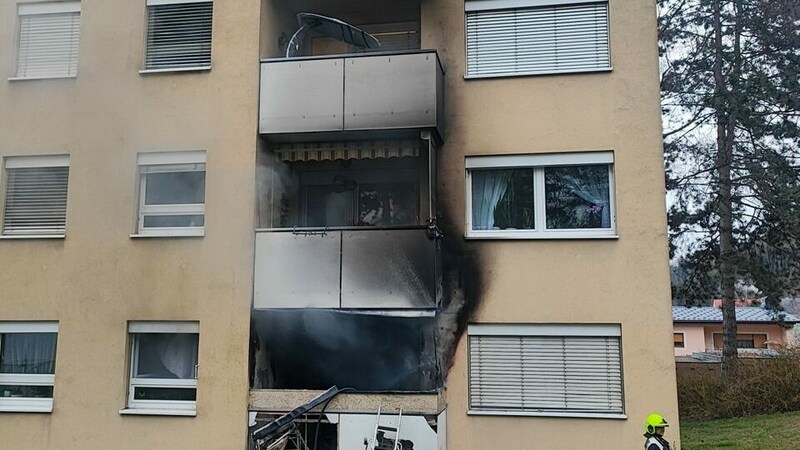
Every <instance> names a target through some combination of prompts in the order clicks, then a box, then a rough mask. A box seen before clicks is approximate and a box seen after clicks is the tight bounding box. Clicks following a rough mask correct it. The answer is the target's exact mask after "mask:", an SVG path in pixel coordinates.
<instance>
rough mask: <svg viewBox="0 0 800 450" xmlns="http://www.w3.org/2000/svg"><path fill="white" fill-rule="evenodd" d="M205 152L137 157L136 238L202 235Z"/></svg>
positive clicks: (203, 227) (142, 155) (204, 208)
mask: <svg viewBox="0 0 800 450" xmlns="http://www.w3.org/2000/svg"><path fill="white" fill-rule="evenodd" d="M205 161H206V153H205V151H189V152H170V153H140V154H139V219H138V233H139V235H140V236H202V235H203V234H204V232H205V212H206V206H205V201H206V164H205Z"/></svg>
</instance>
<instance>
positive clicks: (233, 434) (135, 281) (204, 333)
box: [0, 0, 260, 450]
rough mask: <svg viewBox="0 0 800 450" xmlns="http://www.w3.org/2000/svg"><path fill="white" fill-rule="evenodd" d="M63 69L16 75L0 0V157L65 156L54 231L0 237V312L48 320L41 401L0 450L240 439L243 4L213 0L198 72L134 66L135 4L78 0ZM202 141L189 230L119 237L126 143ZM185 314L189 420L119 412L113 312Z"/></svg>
mask: <svg viewBox="0 0 800 450" xmlns="http://www.w3.org/2000/svg"><path fill="white" fill-rule="evenodd" d="M81 3H82V4H81V7H82V12H81V36H80V62H79V70H78V76H77V78H74V79H59V80H41V81H15V82H9V81H6V80H5V77H6V76H8V75H10V74H12V73H13V53H14V42H15V36H14V30H15V20H16V19H15V18H16V2H15V1H13V0H2V1H0V74H2V75H3V78H2V79H0V136H1V137H2V138H0V156H9V155H36V154H54V153H69V154H70V155H71V160H70V183H69V199H68V211H67V237H66V239H63V240H0V266H2V267H3V268H4V269H3V271H2V272H0V286H2V296H0V298H1V299H0V304H1V305H2V307H0V320H58V321H59V325H60V330H59V335H58V351H57V363H56V373H55V393H54V396H55V398H54V411H53V412H52V413H51V414H16V413H0V436H3V438H2V442H3V443H2V444H1V445H0V446H2V447H3V448H9V449H21V448H25V449H32V450H39V449H59V450H69V449H83V448H87V446H88V447H90V448H115V449H139V448H159V449H179V448H204V449H226V450H227V449H241V448H244V447H245V432H246V423H247V417H246V410H247V406H246V405H247V395H248V381H247V358H248V337H249V336H248V334H249V333H248V331H249V316H250V301H251V295H252V294H251V290H252V287H251V286H252V259H253V224H254V211H253V204H254V177H253V174H254V170H255V169H254V165H255V155H254V153H255V148H256V134H255V129H256V123H257V120H256V112H257V95H258V56H259V55H258V45H259V8H260V4H259V1H258V0H234V1H215V2H214V23H213V29H214V30H213V53H212V65H213V69H212V70H211V71H209V72H200V73H171V74H160V75H140V74H139V73H138V71H139V69H141V68H142V65H143V62H142V60H143V50H142V47H143V42H144V30H145V23H144V18H145V1H144V0H139V1H108V0H83V1H82V2H81ZM186 149H205V150H207V171H206V184H207V187H206V225H205V237H203V238H173V239H170V238H149V239H132V238H130V237H129V235H130V234H131V233H132V232H133V230H134V223H135V216H136V205H135V203H136V191H135V189H136V176H137V167H136V164H137V152H142V151H153V150H186ZM130 320H196V321H199V323H200V344H199V364H200V370H199V381H198V391H197V392H198V394H197V396H198V398H197V417H193V418H192V417H153V416H148V417H145V416H122V415H120V414H119V410H120V408H122V407H123V406H125V401H126V400H125V399H126V392H127V378H128V377H127V364H128V351H127V343H126V342H127V325H126V324H127V322H128V321H130Z"/></svg>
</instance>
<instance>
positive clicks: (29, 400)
mask: <svg viewBox="0 0 800 450" xmlns="http://www.w3.org/2000/svg"><path fill="white" fill-rule="evenodd" d="M57 336H58V323H56V322H0V412H1V411H14V412H51V411H52V410H53V383H54V381H55V373H56V372H55V371H56V340H57Z"/></svg>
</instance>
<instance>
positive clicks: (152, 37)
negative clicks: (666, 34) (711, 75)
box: [0, 0, 678, 450]
mask: <svg viewBox="0 0 800 450" xmlns="http://www.w3.org/2000/svg"><path fill="white" fill-rule="evenodd" d="M655 19H656V15H655V5H654V2H650V1H644V0H632V1H622V0H607V1H579V0H408V1H406V0H403V1H383V0H380V1H371V2H367V1H361V0H357V1H344V0H341V1H339V0H328V1H324V2H323V1H320V0H301V1H289V0H261V1H259V0H136V1H119V0H81V1H59V2H53V1H31V0H2V2H0V73H2V74H5V79H3V80H2V81H0V157H2V168H0V186H2V189H0V203H2V208H0V220H1V221H2V222H1V223H2V230H1V231H0V265H2V267H3V268H4V270H3V271H2V272H0V286H1V287H2V290H1V291H0V436H2V446H3V448H10V449H59V450H68V449H77V448H81V449H84V448H98V449H99V448H117V449H139V448H164V449H185V448H209V449H226V450H227V449H245V448H253V449H262V448H285V449H293V448H299V449H305V448H309V449H320V450H322V449H353V448H361V449H363V448H371V449H383V448H395V449H397V448H403V449H405V450H409V449H412V448H413V449H423V450H425V449H437V450H438V449H444V448H449V449H458V450H462V449H463V450H469V449H482V448H488V447H499V448H530V447H533V448H547V449H571V448H575V449H578V448H599V449H616V448H620V447H629V446H634V445H640V444H641V431H642V430H641V422H642V420H643V418H644V417H646V416H647V414H649V413H651V412H653V411H658V412H660V413H662V414H663V415H665V416H666V417H667V418H668V420H669V419H671V420H672V423H674V425H677V404H676V394H675V376H674V360H673V356H672V347H671V344H670V342H671V341H670V334H671V329H672V324H671V317H670V305H669V302H668V298H669V284H668V283H669V278H668V269H667V249H666V221H665V212H664V194H663V193H664V186H663V162H662V152H661V124H660V106H659V92H658V60H657V50H656V24H655ZM334 386H335V387H336V388H335V389H334V390H332V391H328V392H327V393H326V390H328V389H329V388H332V387H334ZM321 395H322V397H320V396H321ZM315 399H316V401H315ZM309 402H312V403H311V404H309ZM296 408H300V409H298V410H296V411H295V414H294V415H292V416H284V415H285V414H286V413H289V412H290V411H292V410H295V409H296ZM670 435H671V436H672V437H676V436H678V430H677V427H675V426H674V428H672V429H671V430H670Z"/></svg>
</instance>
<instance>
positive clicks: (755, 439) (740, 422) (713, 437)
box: [666, 412, 800, 450]
mask: <svg viewBox="0 0 800 450" xmlns="http://www.w3.org/2000/svg"><path fill="white" fill-rule="evenodd" d="M666 437H667V439H668V440H671V439H670V436H669V428H668V429H667V435H666ZM798 439H800V412H793V413H787V414H770V415H766V416H753V417H744V418H738V419H724V420H710V421H707V422H683V421H682V422H681V450H716V449H723V450H790V449H791V450H797V449H798V448H799V447H798Z"/></svg>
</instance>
